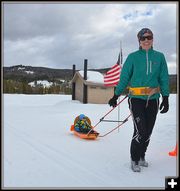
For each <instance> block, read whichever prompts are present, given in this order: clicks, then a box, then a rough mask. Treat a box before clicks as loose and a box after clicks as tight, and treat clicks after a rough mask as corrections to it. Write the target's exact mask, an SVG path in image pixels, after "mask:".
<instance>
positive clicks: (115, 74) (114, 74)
mask: <svg viewBox="0 0 180 191" xmlns="http://www.w3.org/2000/svg"><path fill="white" fill-rule="evenodd" d="M119 75H120V71H117V72H115V73H113V74H110V75H106V76H104V79H106V78H111V77H114V76H119Z"/></svg>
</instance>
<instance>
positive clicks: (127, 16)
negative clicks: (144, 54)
mask: <svg viewBox="0 0 180 191" xmlns="http://www.w3.org/2000/svg"><path fill="white" fill-rule="evenodd" d="M177 8H178V4H177V2H169V3H165V2H159V3H147V2H144V3H143V2H142V3H138V2H134V3H132V2H129V3H125V2H124V3H120V2H112V3H108V2H104V3H101V2H99V3H93V2H91V3H83V2H76V3H75V2H74V3H72V2H71V3H70V2H69V3H68V2H67V3H60V2H59V3H58V2H56V3H51V2H49V3H47V2H46V3H43V2H42V3H41V2H40V3H39V4H38V3H35V2H34V3H33V2H32V3H31V4H30V3H29V4H27V3H23V2H21V3H16V2H13V3H6V2H4V3H3V39H4V66H13V65H19V64H22V65H30V66H42V67H49V68H57V69H60V68H67V69H71V68H72V65H73V64H75V65H76V69H82V68H83V62H84V59H88V68H89V69H91V68H94V69H98V68H107V67H111V66H113V65H114V64H115V63H116V61H117V58H118V54H119V51H120V41H121V42H122V50H123V62H124V61H125V59H126V57H127V55H128V54H129V53H131V52H133V51H136V50H137V49H138V47H139V46H138V40H137V33H138V31H139V30H140V29H141V28H144V27H148V28H150V29H151V30H152V31H153V33H154V44H153V47H154V49H155V50H158V51H160V52H163V53H164V55H165V57H166V60H167V63H168V68H169V73H176V70H177V65H176V63H177V61H176V60H177V58H176V52H177V50H176V46H177V40H178V39H177V34H178V26H177V22H178V20H177V19H178V15H177V14H178V10H177Z"/></svg>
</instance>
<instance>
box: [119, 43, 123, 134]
mask: <svg viewBox="0 0 180 191" xmlns="http://www.w3.org/2000/svg"><path fill="white" fill-rule="evenodd" d="M119 64H120V65H121V66H122V42H121V40H120V63H119ZM118 101H119V98H118ZM119 121H120V105H118V126H119V123H120V122H119ZM118 132H119V128H118Z"/></svg>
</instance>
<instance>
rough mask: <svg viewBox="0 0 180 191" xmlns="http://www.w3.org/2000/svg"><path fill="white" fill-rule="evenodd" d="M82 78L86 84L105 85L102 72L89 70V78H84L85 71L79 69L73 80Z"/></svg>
mask: <svg viewBox="0 0 180 191" xmlns="http://www.w3.org/2000/svg"><path fill="white" fill-rule="evenodd" d="M78 77H79V78H80V79H81V80H82V81H83V83H84V84H85V85H95V86H101V87H102V86H103V87H105V86H104V76H103V75H102V74H101V73H100V72H96V71H87V80H84V71H82V70H81V71H78V72H76V73H75V75H74V77H73V79H72V81H71V82H75V81H76V79H77V78H78Z"/></svg>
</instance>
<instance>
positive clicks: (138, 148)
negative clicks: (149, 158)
mask: <svg viewBox="0 0 180 191" xmlns="http://www.w3.org/2000/svg"><path fill="white" fill-rule="evenodd" d="M128 103H129V109H130V110H131V113H132V118H133V123H134V133H133V137H132V141H131V146H130V154H131V159H132V160H133V161H139V160H140V158H144V157H145V153H146V150H147V147H148V144H149V141H150V136H151V133H152V130H153V127H154V124H155V121H156V116H157V113H158V108H159V99H152V100H148V104H147V100H143V99H139V98H128ZM146 104H147V105H146Z"/></svg>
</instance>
